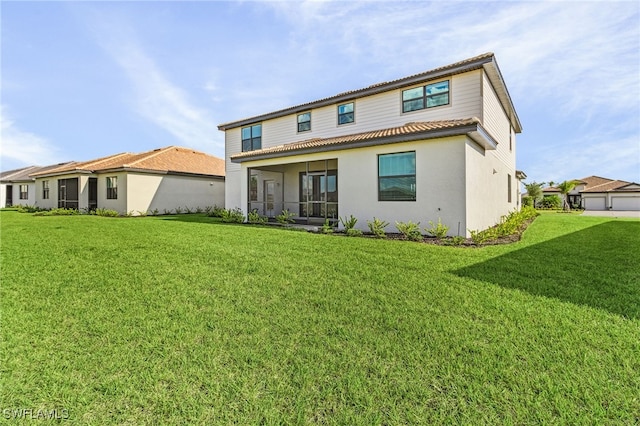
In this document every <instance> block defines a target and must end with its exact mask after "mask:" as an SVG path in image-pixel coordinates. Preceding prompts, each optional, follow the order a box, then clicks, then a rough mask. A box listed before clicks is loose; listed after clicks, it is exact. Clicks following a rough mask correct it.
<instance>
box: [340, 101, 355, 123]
mask: <svg viewBox="0 0 640 426" xmlns="http://www.w3.org/2000/svg"><path fill="white" fill-rule="evenodd" d="M354 121H355V116H354V114H353V102H350V103H348V104H342V105H338V125H341V124H348V123H353V122H354Z"/></svg>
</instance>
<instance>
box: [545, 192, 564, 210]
mask: <svg viewBox="0 0 640 426" xmlns="http://www.w3.org/2000/svg"><path fill="white" fill-rule="evenodd" d="M540 205H541V206H542V208H545V209H559V208H560V207H561V206H562V200H561V199H560V197H559V196H558V195H545V196H544V197H542V201H541V202H540Z"/></svg>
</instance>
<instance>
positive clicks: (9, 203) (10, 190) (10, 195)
mask: <svg viewBox="0 0 640 426" xmlns="http://www.w3.org/2000/svg"><path fill="white" fill-rule="evenodd" d="M12 205H13V185H7V201H6V206H5V207H11V206H12Z"/></svg>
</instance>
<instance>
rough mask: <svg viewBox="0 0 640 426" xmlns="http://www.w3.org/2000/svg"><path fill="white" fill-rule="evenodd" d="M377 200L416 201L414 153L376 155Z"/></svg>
mask: <svg viewBox="0 0 640 426" xmlns="http://www.w3.org/2000/svg"><path fill="white" fill-rule="evenodd" d="M378 201H416V153H415V151H411V152H400V153H394V154H380V155H378Z"/></svg>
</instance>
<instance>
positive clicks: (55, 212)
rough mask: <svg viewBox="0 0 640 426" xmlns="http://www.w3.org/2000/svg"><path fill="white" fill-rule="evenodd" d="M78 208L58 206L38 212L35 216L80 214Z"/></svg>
mask: <svg viewBox="0 0 640 426" xmlns="http://www.w3.org/2000/svg"><path fill="white" fill-rule="evenodd" d="M79 214H80V212H79V211H78V209H65V208H57V209H51V210H41V211H38V212H36V213H35V214H34V215H35V216H75V215H79Z"/></svg>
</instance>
